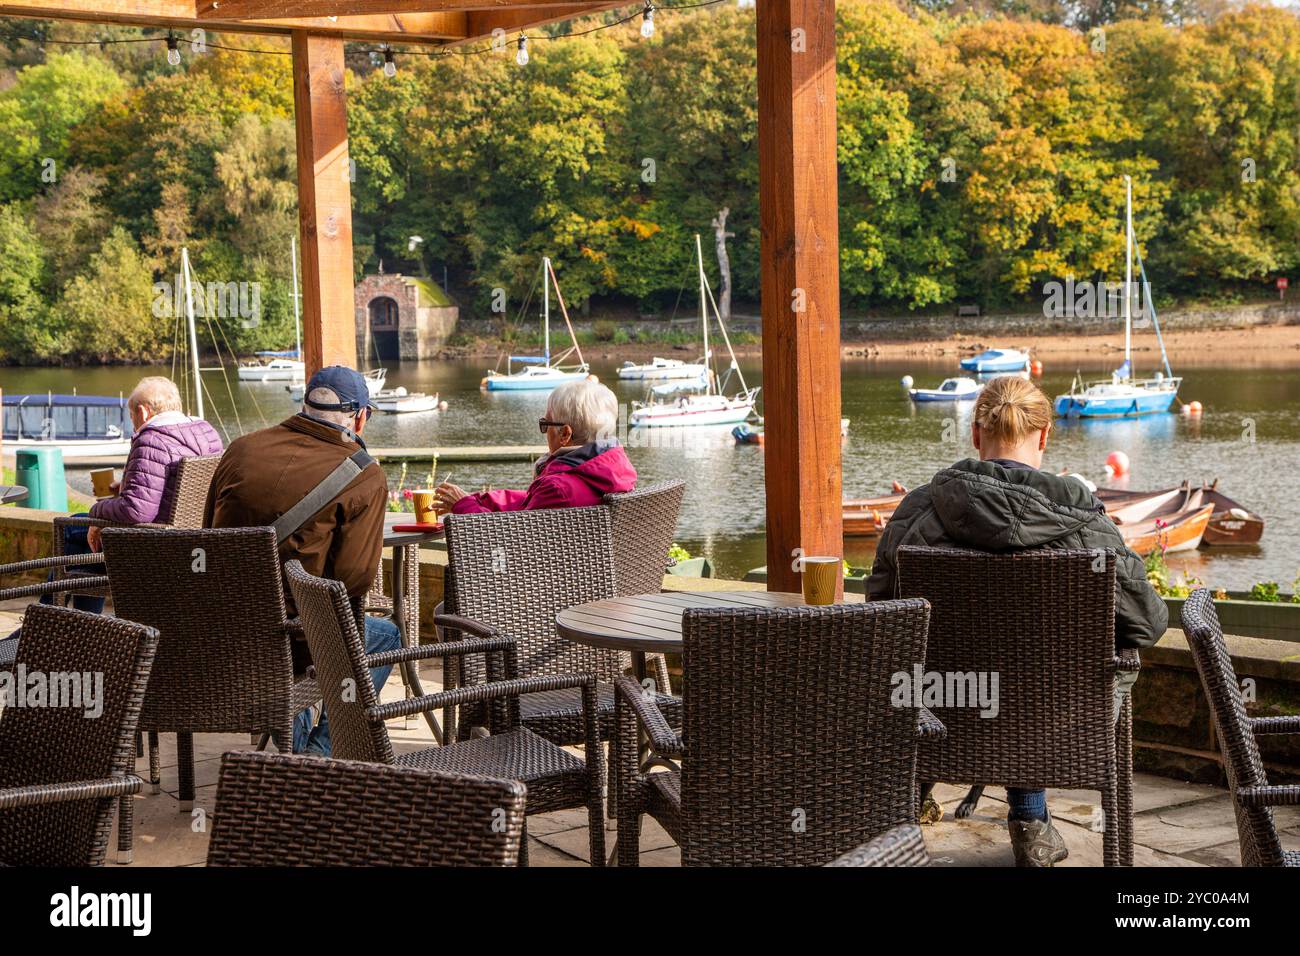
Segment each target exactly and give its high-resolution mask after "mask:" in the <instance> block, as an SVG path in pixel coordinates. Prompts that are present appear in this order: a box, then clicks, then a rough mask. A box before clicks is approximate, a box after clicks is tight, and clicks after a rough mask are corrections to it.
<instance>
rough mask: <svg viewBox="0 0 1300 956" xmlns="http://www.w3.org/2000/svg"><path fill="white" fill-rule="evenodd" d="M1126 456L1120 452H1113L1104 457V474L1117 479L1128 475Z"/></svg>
mask: <svg viewBox="0 0 1300 956" xmlns="http://www.w3.org/2000/svg"><path fill="white" fill-rule="evenodd" d="M1128 464H1129V463H1128V455H1126V454H1124V453H1123V452H1122V451H1113V452H1111V453H1110V454H1109V455H1107V456H1106V472H1107V473H1108V474H1112V475H1114V476H1116V477H1117V478H1118V477H1119V476H1120V475H1127V474H1128Z"/></svg>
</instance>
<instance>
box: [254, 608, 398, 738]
mask: <svg viewBox="0 0 1300 956" xmlns="http://www.w3.org/2000/svg"><path fill="white" fill-rule="evenodd" d="M401 646H402V637H401V633H400V632H399V631H398V630H397V625H396V624H394V623H393V621H392V619H391V618H387V617H367V618H366V653H367V654H378V653H380V652H381V651H395V650H397V649H398V648H399V647H401ZM392 669H393V667H392V665H391V664H390V665H388V666H387V667H372V668H371V669H370V679H371V681H372V682H373V683H374V685H375V696H376V697H378V696H379V692H380V691H381V690H383V689H384V683H385V682H386V681H387V680H388V675H389V673H390V672H391V671H392ZM277 746H278V742H277ZM332 749H333V748H332V747H331V745H330V724H329V717H328V716H327V715H326V713H325V708H324V707H322V708H321V712H320V720H319V721H317V723H316V726H315V727H312V725H311V711H310V710H302V711H299V712H298V713H297V714H296V715H295V716H294V718H293V752H294V753H296V754H301V753H306V754H311V755H312V756H315V757H328V756H329V755H330V753H331V751H332Z"/></svg>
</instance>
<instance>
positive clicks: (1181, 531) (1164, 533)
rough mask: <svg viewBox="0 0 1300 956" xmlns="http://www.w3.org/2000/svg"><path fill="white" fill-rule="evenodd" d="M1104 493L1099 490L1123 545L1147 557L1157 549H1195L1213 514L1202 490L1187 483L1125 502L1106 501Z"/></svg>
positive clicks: (1167, 550) (1168, 550) (1211, 506)
mask: <svg viewBox="0 0 1300 956" xmlns="http://www.w3.org/2000/svg"><path fill="white" fill-rule="evenodd" d="M1104 492H1105V489H1098V497H1100V498H1102V503H1103V504H1105V505H1106V514H1107V515H1109V516H1110V519H1111V520H1112V521H1114V522H1115V524H1117V525H1118V526H1119V533H1120V536H1121V537H1123V539H1124V543H1125V544H1126V545H1128V546H1129V548H1131V549H1132V550H1133V551H1135V552H1137V553H1138V554H1144V555H1145V554H1150V553H1151V552H1152V551H1155V550H1156V549H1157V548H1159V549H1162V550H1164V551H1165V552H1166V553H1173V552H1177V551H1193V550H1195V549H1196V548H1197V547H1199V546H1200V543H1201V538H1202V537H1203V536H1204V535H1205V529H1206V527H1207V526H1208V525H1209V523H1210V515H1212V514H1213V513H1214V505H1213V504H1210V503H1208V502H1206V501H1205V500H1204V499H1203V498H1202V496H1201V489H1199V488H1197V489H1192V487H1191V486H1190V485H1188V484H1186V483H1184V484H1183V485H1182V486H1181V487H1178V488H1173V489H1171V490H1169V491H1163V492H1158V493H1155V494H1147V495H1140V494H1139V495H1138V496H1137V497H1135V498H1133V499H1130V500H1127V501H1125V500H1122V499H1121V500H1114V499H1113V498H1112V501H1111V502H1107V501H1106V500H1105V497H1104Z"/></svg>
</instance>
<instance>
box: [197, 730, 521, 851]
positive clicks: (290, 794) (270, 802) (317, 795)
mask: <svg viewBox="0 0 1300 956" xmlns="http://www.w3.org/2000/svg"><path fill="white" fill-rule="evenodd" d="M332 720H333V717H332V716H331V722H332ZM215 816H216V822H215V823H214V825H213V829H212V840H211V842H210V843H209V844H208V865H209V866H514V865H515V864H516V863H517V862H518V859H519V841H520V836H521V834H522V832H523V825H524V785H523V784H521V783H518V782H516V781H510V780H493V779H490V778H487V777H469V776H461V775H459V774H450V773H435V772H432V771H425V770H415V769H411V768H407V767H385V766H383V765H381V764H373V763H359V762H356V761H351V760H322V759H319V758H313V757H293V756H287V755H282V754H266V753H252V752H238V751H236V752H232V753H227V754H225V755H223V756H222V758H221V776H220V779H219V780H218V782H217V808H216V814H215Z"/></svg>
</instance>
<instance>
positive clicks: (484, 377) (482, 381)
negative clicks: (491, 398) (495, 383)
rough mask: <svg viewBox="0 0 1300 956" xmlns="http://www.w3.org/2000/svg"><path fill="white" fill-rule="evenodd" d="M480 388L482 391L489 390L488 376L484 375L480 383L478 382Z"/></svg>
mask: <svg viewBox="0 0 1300 956" xmlns="http://www.w3.org/2000/svg"><path fill="white" fill-rule="evenodd" d="M478 387H479V388H481V389H482V388H487V376H486V375H484V376H483V377H482V378H481V379H479V381H478Z"/></svg>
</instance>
